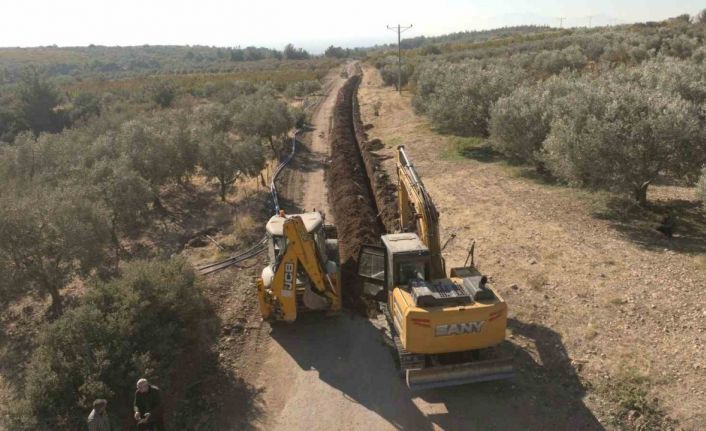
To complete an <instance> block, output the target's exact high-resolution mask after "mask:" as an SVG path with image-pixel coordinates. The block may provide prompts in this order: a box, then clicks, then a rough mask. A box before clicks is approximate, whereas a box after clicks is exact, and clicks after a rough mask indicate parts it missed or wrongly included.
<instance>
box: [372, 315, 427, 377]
mask: <svg viewBox="0 0 706 431" xmlns="http://www.w3.org/2000/svg"><path fill="white" fill-rule="evenodd" d="M380 308H381V309H382V312H383V314H384V315H385V320H386V321H387V326H388V328H389V329H390V337H391V338H392V342H393V343H394V344H395V350H396V351H397V361H398V364H399V367H400V374H401V375H402V376H403V377H406V376H407V370H419V369H422V368H424V366H425V365H426V358H425V355H418V354H415V353H409V352H408V351H406V350H405V349H404V346H403V345H402V340H400V337H399V334H397V330H395V325H394V323H393V322H392V316H391V315H390V310H389V307H388V306H387V304H380Z"/></svg>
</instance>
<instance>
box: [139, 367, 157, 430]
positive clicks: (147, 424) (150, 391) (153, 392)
mask: <svg viewBox="0 0 706 431" xmlns="http://www.w3.org/2000/svg"><path fill="white" fill-rule="evenodd" d="M133 409H134V410H135V420H136V421H137V429H138V430H140V431H147V430H150V431H152V430H153V431H164V417H163V416H164V415H163V412H162V399H161V396H160V393H159V388H158V387H157V386H153V385H150V384H149V382H148V381H147V379H140V380H138V381H137V390H136V391H135V403H134V405H133Z"/></svg>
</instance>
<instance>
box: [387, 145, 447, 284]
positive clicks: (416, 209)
mask: <svg viewBox="0 0 706 431" xmlns="http://www.w3.org/2000/svg"><path fill="white" fill-rule="evenodd" d="M397 178H398V180H397V205H398V208H399V212H400V225H401V226H400V229H401V230H402V232H414V233H416V234H417V235H418V236H419V239H421V241H422V242H423V243H424V245H426V246H427V248H429V252H430V254H431V278H432V279H437V278H444V277H446V264H445V262H444V258H443V256H442V255H441V239H440V235H439V212H438V211H437V210H436V206H434V202H433V201H432V200H431V196H429V193H427V190H426V188H425V187H424V183H422V180H421V178H420V177H419V175H418V174H417V170H416V169H415V168H414V165H413V164H412V162H411V161H410V160H409V157H407V153H405V150H404V145H400V146H398V147H397Z"/></svg>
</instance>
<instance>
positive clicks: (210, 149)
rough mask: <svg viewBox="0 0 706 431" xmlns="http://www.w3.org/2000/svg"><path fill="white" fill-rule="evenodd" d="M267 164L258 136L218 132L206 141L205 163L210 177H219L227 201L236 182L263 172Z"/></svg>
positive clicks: (220, 187)
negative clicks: (229, 192)
mask: <svg viewBox="0 0 706 431" xmlns="http://www.w3.org/2000/svg"><path fill="white" fill-rule="evenodd" d="M264 164H265V157H264V154H263V151H262V145H261V144H260V142H258V140H257V139H256V138H236V137H234V136H232V135H230V134H228V133H222V132H217V133H213V134H209V135H208V136H207V138H206V139H204V140H203V141H202V144H201V166H202V168H203V171H204V174H205V175H206V177H207V178H209V179H216V180H218V184H219V189H220V192H219V194H220V196H221V200H222V201H223V202H225V201H226V194H227V193H228V188H229V187H230V186H231V185H232V184H233V183H235V182H236V181H238V180H239V179H242V178H247V177H252V176H255V175H257V174H259V173H260V171H261V170H262V168H263V167H264Z"/></svg>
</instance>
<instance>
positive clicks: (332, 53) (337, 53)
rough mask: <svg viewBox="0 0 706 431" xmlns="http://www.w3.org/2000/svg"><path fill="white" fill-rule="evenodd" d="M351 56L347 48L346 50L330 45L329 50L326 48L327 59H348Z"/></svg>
mask: <svg viewBox="0 0 706 431" xmlns="http://www.w3.org/2000/svg"><path fill="white" fill-rule="evenodd" d="M350 55H351V50H350V49H347V48H346V49H344V48H341V47H340V46H333V45H330V46H329V47H328V48H326V51H324V56H325V57H332V58H346V57H348V56H350Z"/></svg>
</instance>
